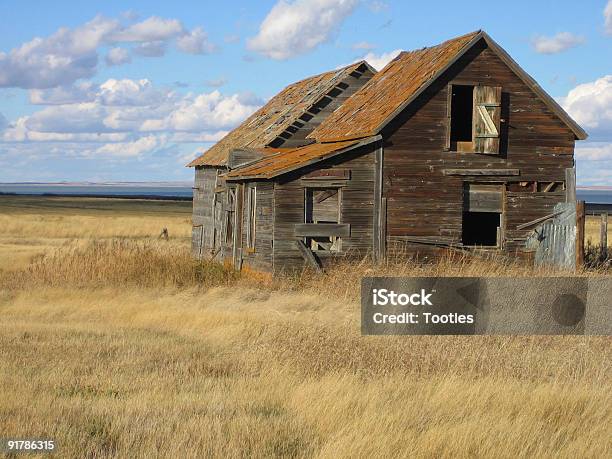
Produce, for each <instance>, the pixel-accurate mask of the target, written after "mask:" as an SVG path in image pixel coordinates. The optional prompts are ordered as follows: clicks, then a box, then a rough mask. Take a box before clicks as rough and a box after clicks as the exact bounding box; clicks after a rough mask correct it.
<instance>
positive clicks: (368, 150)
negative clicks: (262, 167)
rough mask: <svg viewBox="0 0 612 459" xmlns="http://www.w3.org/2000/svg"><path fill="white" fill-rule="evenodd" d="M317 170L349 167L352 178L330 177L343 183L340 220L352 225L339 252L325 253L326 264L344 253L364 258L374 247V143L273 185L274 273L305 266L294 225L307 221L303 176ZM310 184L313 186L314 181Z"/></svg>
mask: <svg viewBox="0 0 612 459" xmlns="http://www.w3.org/2000/svg"><path fill="white" fill-rule="evenodd" d="M315 169H348V170H350V179H349V180H346V181H343V180H329V181H327V182H328V183H329V184H333V183H340V184H341V185H342V191H341V196H342V199H341V204H340V223H345V224H350V225H351V228H350V236H349V237H343V238H342V250H341V251H340V252H328V253H325V254H324V255H322V254H321V253H320V252H316V254H317V256H319V257H320V260H321V262H322V264H323V266H328V265H329V264H331V263H333V261H334V260H338V259H339V258H343V257H345V256H353V257H362V256H365V255H366V254H367V253H369V252H370V251H371V250H372V231H373V209H374V201H373V197H374V146H373V145H368V146H364V147H362V148H360V149H358V150H355V151H354V152H347V153H345V154H343V155H341V157H338V158H332V159H329V160H326V161H323V162H320V163H317V164H315V165H313V166H309V167H305V168H303V169H301V170H299V171H297V172H294V173H290V174H287V175H286V176H284V177H282V179H281V180H279V181H277V182H276V184H275V187H274V206H275V210H274V245H273V253H274V272H276V273H278V272H282V271H292V270H296V269H301V268H302V267H303V266H304V259H303V258H302V256H301V254H300V251H299V249H298V248H297V246H296V240H297V239H300V238H298V237H296V236H295V235H294V231H295V225H296V224H301V223H304V217H305V209H304V202H305V201H304V195H305V189H306V186H307V185H306V183H304V182H306V181H304V182H303V181H302V180H301V178H302V177H303V176H305V175H307V174H308V173H310V172H312V171H313V170H315ZM308 182H309V185H310V186H313V184H312V182H313V181H312V180H309V181H308Z"/></svg>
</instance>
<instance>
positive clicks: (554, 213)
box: [516, 210, 565, 230]
mask: <svg viewBox="0 0 612 459" xmlns="http://www.w3.org/2000/svg"><path fill="white" fill-rule="evenodd" d="M564 212H565V210H558V211H556V212H553V213H552V214H548V215H545V216H544V217H540V218H536V219H535V220H531V221H529V222H527V223H523V224H522V225H518V226H517V227H516V229H517V230H522V229H527V228H530V227H532V226H536V225H537V224H539V223H542V222H545V221H546V220H550V219H551V218H555V217H556V216H557V215H561V214H562V213H564Z"/></svg>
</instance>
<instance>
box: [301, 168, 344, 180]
mask: <svg viewBox="0 0 612 459" xmlns="http://www.w3.org/2000/svg"><path fill="white" fill-rule="evenodd" d="M350 178H351V171H350V170H349V169H317V170H315V171H312V172H310V173H309V174H306V175H304V176H303V177H302V180H349V179H350Z"/></svg>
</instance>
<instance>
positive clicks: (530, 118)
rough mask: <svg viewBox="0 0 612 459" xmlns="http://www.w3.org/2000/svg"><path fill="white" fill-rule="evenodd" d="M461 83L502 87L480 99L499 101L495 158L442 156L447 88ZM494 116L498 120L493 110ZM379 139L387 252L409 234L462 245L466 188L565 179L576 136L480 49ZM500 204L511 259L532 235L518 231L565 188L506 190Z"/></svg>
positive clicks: (547, 210) (545, 210)
mask: <svg viewBox="0 0 612 459" xmlns="http://www.w3.org/2000/svg"><path fill="white" fill-rule="evenodd" d="M461 81H465V82H472V84H475V85H479V86H482V87H490V88H501V89H500V90H497V89H495V92H494V97H495V99H493V96H491V98H490V99H485V100H496V99H497V98H498V97H499V99H500V100H501V107H499V134H500V137H499V150H498V151H499V152H498V153H497V154H477V153H468V152H465V153H463V152H454V151H446V147H447V138H448V135H447V130H448V126H447V124H448V121H447V118H448V116H447V115H448V98H449V94H448V88H449V85H450V84H451V82H461ZM479 97H480V96H479ZM483 97H484V96H483ZM487 97H489V96H487ZM479 100H480V99H479ZM493 118H494V122H495V123H497V121H498V118H497V108H495V110H494V111H493ZM502 118H503V120H504V122H501V119H502ZM383 137H384V165H383V197H385V198H386V199H387V207H388V209H387V241H388V243H389V244H390V249H391V247H399V246H401V245H402V243H401V238H402V237H406V236H410V237H431V238H436V239H439V240H446V241H449V242H452V243H460V242H461V240H462V238H461V235H462V211H463V189H464V184H465V183H487V182H493V183H502V184H503V183H505V184H513V183H517V182H539V181H542V182H543V181H545V182H565V181H566V172H565V170H566V169H568V168H569V169H571V168H573V166H574V159H573V152H574V134H573V132H572V131H571V130H570V129H569V128H568V127H567V126H566V125H565V124H564V123H563V121H561V120H560V119H559V118H558V117H557V116H556V115H555V114H554V113H553V112H552V111H551V110H550V109H549V108H548V107H547V106H546V105H545V104H544V103H543V102H542V101H541V100H539V99H538V97H537V96H536V95H535V94H534V93H533V92H532V91H531V89H529V88H528V87H527V86H526V85H525V84H524V83H523V82H522V81H521V80H520V79H519V78H518V77H517V76H516V75H515V74H514V73H513V72H512V71H511V70H510V69H509V68H508V67H507V66H506V65H505V64H504V63H503V62H502V61H501V60H500V59H499V58H498V57H497V56H495V54H494V53H493V52H491V51H490V50H488V49H486V47H485V46H484V45H483V46H481V47H480V48H479V47H475V48H474V49H472V50H470V51H468V52H467V53H466V55H465V56H464V57H462V58H461V59H459V60H458V61H457V63H456V64H454V65H453V66H452V67H451V68H450V69H449V70H448V71H447V72H446V73H445V75H443V76H442V77H441V78H440V79H439V81H437V82H434V83H433V84H432V85H431V86H430V87H429V88H428V89H427V90H426V91H424V93H423V94H422V95H421V96H420V97H419V98H417V100H416V101H415V102H414V104H412V105H411V106H410V107H408V108H407V109H406V110H405V111H404V112H402V113H401V114H399V115H398V117H397V118H396V119H395V120H394V121H392V122H391V123H389V125H388V127H387V128H386V129H385V131H384V132H383ZM448 168H455V169H475V170H476V169H518V170H519V171H520V175H518V176H494V177H493V176H492V177H487V176H486V175H485V176H473V177H470V176H444V175H443V172H442V171H443V170H444V169H448ZM503 199H504V201H503V202H502V208H503V209H505V212H506V215H505V216H504V218H503V220H504V227H505V231H503V232H502V236H503V237H504V239H505V243H504V244H503V247H504V251H505V252H507V253H509V254H513V253H516V252H517V251H521V250H523V249H524V242H525V239H526V237H527V236H528V234H529V231H528V230H525V231H517V230H516V229H515V228H516V226H517V225H519V224H521V223H525V222H528V221H530V220H533V219H535V218H538V217H542V216H544V215H547V213H551V212H552V209H553V208H554V206H555V205H556V204H557V203H559V202H564V201H565V200H566V196H565V191H564V190H563V188H561V190H559V191H557V188H555V190H554V191H550V192H547V193H540V192H537V191H536V192H531V191H529V192H521V193H519V192H510V191H507V192H506V193H505V194H504V198H503ZM396 242H397V244H396Z"/></svg>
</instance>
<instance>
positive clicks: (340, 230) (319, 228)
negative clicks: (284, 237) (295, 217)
mask: <svg viewBox="0 0 612 459" xmlns="http://www.w3.org/2000/svg"><path fill="white" fill-rule="evenodd" d="M293 235H294V236H301V237H332V236H338V237H349V236H350V235H351V225H350V224H348V223H344V224H342V223H296V224H295V226H294V230H293Z"/></svg>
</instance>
